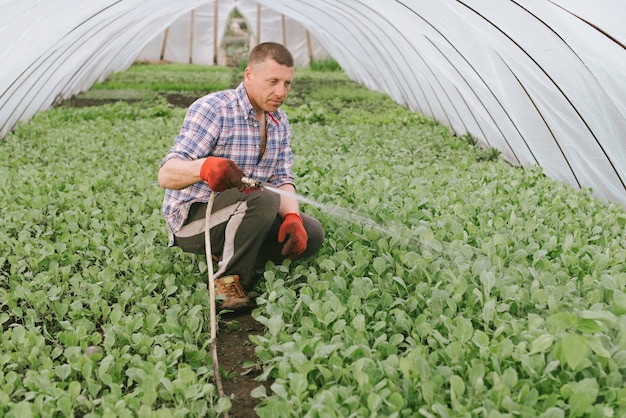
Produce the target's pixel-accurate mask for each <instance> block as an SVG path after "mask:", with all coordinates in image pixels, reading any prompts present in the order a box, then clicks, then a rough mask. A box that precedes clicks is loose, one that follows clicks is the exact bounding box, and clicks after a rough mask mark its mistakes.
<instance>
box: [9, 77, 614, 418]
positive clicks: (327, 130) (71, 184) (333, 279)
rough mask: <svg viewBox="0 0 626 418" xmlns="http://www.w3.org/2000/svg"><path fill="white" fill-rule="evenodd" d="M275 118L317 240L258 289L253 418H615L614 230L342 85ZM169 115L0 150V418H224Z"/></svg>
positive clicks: (23, 135)
mask: <svg viewBox="0 0 626 418" xmlns="http://www.w3.org/2000/svg"><path fill="white" fill-rule="evenodd" d="M139 67H141V71H144V72H145V73H144V75H145V76H146V77H148V74H149V69H150V68H151V67H150V66H137V67H133V70H132V71H138V70H136V69H135V68H139ZM144 67H145V68H144ZM160 69H161V67H160V66H158V67H155V71H157V72H158V71H160ZM119 77H123V76H122V75H120V76H119ZM141 88H142V89H143V88H144V87H141ZM90 94H95V93H94V92H93V91H92V92H90ZM107 94H109V93H107ZM138 96H141V94H138ZM146 100H147V99H146ZM286 110H287V112H288V115H289V117H290V120H291V122H292V129H293V132H294V141H293V148H294V151H295V154H296V161H295V170H296V174H297V177H298V191H299V193H301V194H302V195H305V196H307V197H308V198H310V199H314V200H315V201H316V202H319V203H320V205H319V206H314V207H313V206H308V205H305V204H303V206H302V209H303V210H304V211H305V212H308V213H310V214H312V215H314V216H316V217H318V218H319V219H320V220H321V221H322V222H323V224H324V226H325V228H326V233H327V239H326V242H325V244H324V246H323V247H322V249H321V250H320V253H319V255H318V256H317V257H316V258H314V259H310V260H303V261H295V262H290V261H285V262H284V263H283V264H282V265H272V264H271V263H270V264H268V266H267V268H266V270H265V272H264V280H263V281H262V282H261V283H260V285H259V288H258V290H259V291H260V297H259V298H258V303H259V304H260V307H259V308H258V309H257V310H256V311H255V312H254V317H255V318H256V319H257V320H258V321H260V322H261V323H262V324H264V325H265V326H266V330H267V331H266V333H265V334H264V335H254V336H251V340H252V341H253V343H254V344H255V345H256V354H257V356H258V361H259V362H260V363H261V364H262V366H263V370H264V373H263V375H262V376H261V377H260V379H271V381H272V384H271V390H270V391H266V390H265V389H264V387H263V386H259V388H258V389H256V390H255V391H254V395H255V396H257V397H258V398H259V399H260V401H261V403H260V406H259V408H258V410H257V411H258V414H259V416H261V417H270V416H271V417H300V416H309V417H314V416H324V417H334V416H336V417H344V416H386V417H412V416H424V417H440V416H455V417H457V416H467V417H470V416H471V417H500V416H502V417H503V416H537V417H565V416H568V417H570V416H571V417H609V416H624V415H625V414H626V404H625V403H624V399H626V390H625V389H624V374H625V373H626V265H625V264H624V259H626V249H625V247H626V232H625V231H626V212H625V211H624V209H623V208H621V207H618V206H617V205H613V204H606V203H603V202H600V201H598V200H596V199H594V198H593V197H592V196H591V193H590V191H588V190H581V191H575V190H573V189H572V188H570V187H569V186H566V185H563V184H561V183H558V182H555V181H552V180H550V179H548V178H546V177H545V176H544V175H543V173H542V171H541V169H539V168H537V167H528V168H525V169H522V168H519V167H512V166H510V165H508V164H507V163H506V162H504V161H503V160H502V159H500V158H496V157H497V156H498V155H499V154H498V153H497V152H496V151H484V150H483V149H481V148H479V147H477V146H476V143H475V142H474V141H473V140H471V136H467V137H464V138H463V139H459V138H457V137H455V136H454V135H453V134H452V133H451V132H450V130H449V129H447V128H445V127H443V126H441V125H439V124H437V123H436V122H435V121H433V120H431V119H429V118H425V117H423V116H420V115H418V114H415V113H412V112H409V111H408V110H406V109H403V108H401V107H399V106H397V105H395V104H393V102H392V101H391V100H390V99H389V98H387V97H385V96H383V95H380V94H378V93H375V92H370V91H367V90H366V89H365V88H363V87H361V86H358V85H356V84H354V83H352V82H350V81H349V80H348V79H347V77H346V76H345V74H343V73H341V72H324V73H319V72H314V71H309V70H298V71H297V72H296V80H295V82H294V88H293V90H292V96H291V97H290V99H289V106H288V107H286ZM184 111H185V110H184V109H173V108H171V107H169V106H167V105H166V104H165V103H163V102H162V101H159V100H156V101H154V100H152V99H150V100H148V101H144V102H139V103H135V104H127V103H113V104H107V105H104V106H98V107H91V108H69V107H62V108H57V109H53V110H50V111H47V112H42V113H40V114H39V115H37V116H36V117H35V118H34V119H33V120H32V122H30V123H28V124H22V125H20V126H19V127H18V129H17V130H16V131H15V132H14V133H12V134H10V135H8V136H7V137H6V138H5V140H4V141H2V142H1V143H0V176H1V177H2V178H3V179H4V181H3V182H1V183H0V215H1V218H2V225H3V227H2V229H1V230H0V245H1V246H2V248H3V250H4V251H2V252H0V283H1V286H0V324H1V325H2V334H1V335H0V344H1V346H2V350H1V351H0V361H1V364H2V371H1V372H0V388H1V389H0V415H3V416H72V415H74V416H85V417H93V416H218V415H221V414H223V413H224V412H226V411H229V410H230V408H231V405H230V399H229V398H223V399H218V396H217V391H216V387H215V385H214V377H213V375H212V368H211V358H210V350H209V345H210V344H209V337H208V334H209V314H208V311H209V307H208V297H207V289H206V284H205V282H206V264H205V260H204V258H203V257H196V256H193V255H189V254H183V253H181V252H179V251H176V250H173V249H168V248H167V247H166V240H167V236H166V232H165V225H164V222H163V220H162V218H161V213H160V205H161V199H162V196H163V193H162V190H161V189H159V187H158V185H157V183H156V173H157V170H158V164H159V161H160V159H161V158H162V156H163V155H164V153H165V152H166V150H167V149H168V148H169V146H170V144H171V141H172V138H173V137H174V135H176V132H177V131H178V128H179V126H180V122H181V120H182V118H183V115H184ZM486 152H487V155H493V158H485V155H486ZM227 326H228V324H227Z"/></svg>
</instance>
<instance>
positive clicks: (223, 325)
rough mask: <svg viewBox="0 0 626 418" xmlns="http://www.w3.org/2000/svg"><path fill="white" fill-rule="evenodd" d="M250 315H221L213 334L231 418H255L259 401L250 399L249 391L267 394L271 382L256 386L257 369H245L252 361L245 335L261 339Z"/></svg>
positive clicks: (258, 325) (261, 330) (259, 326)
mask: <svg viewBox="0 0 626 418" xmlns="http://www.w3.org/2000/svg"><path fill="white" fill-rule="evenodd" d="M250 313H251V312H250V311H243V312H233V313H228V314H223V315H221V318H220V324H219V330H218V333H217V357H218V361H219V366H220V371H221V372H220V376H221V378H222V388H223V390H224V395H225V396H229V397H230V398H231V402H232V408H231V410H230V412H229V416H230V417H232V418H252V417H257V416H258V415H257V414H256V412H255V410H254V408H255V407H256V406H257V404H258V403H259V400H258V399H256V398H253V397H252V395H251V392H252V390H254V389H255V388H257V387H259V386H261V385H263V386H265V389H266V392H267V393H270V388H269V387H270V385H271V382H259V381H257V380H256V378H257V377H258V376H259V375H260V374H261V373H262V370H261V368H260V367H251V368H250V367H246V366H247V365H246V363H252V362H254V361H255V360H256V355H255V353H254V344H253V343H252V342H251V341H250V339H249V338H248V336H249V335H263V334H264V333H265V327H264V326H263V325H262V324H261V323H259V322H258V321H256V320H255V319H253V318H252V316H251V314H250Z"/></svg>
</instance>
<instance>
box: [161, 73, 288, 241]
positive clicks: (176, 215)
mask: <svg viewBox="0 0 626 418" xmlns="http://www.w3.org/2000/svg"><path fill="white" fill-rule="evenodd" d="M268 115H269V118H268V119H267V123H266V125H267V126H266V131H267V143H266V147H265V154H264V155H263V158H262V159H261V161H258V157H259V152H260V147H261V127H260V124H259V122H258V121H257V120H256V118H255V111H254V110H253V109H252V105H251V104H250V100H249V99H248V96H247V94H246V90H245V89H244V87H243V83H241V84H240V85H239V86H238V87H237V88H236V89H233V90H224V91H220V92H216V93H211V94H208V95H206V96H204V97H201V98H200V99H198V100H196V101H195V102H194V103H193V104H192V105H191V106H190V107H189V110H188V111H187V115H186V116H185V120H184V121H183V125H182V128H181V130H180V132H179V133H178V135H177V136H176V138H175V139H174V146H172V148H170V150H169V151H168V153H167V154H166V155H165V157H164V158H163V160H162V161H161V166H162V165H163V164H164V163H165V162H166V161H168V160H170V159H172V158H180V159H183V160H196V159H199V158H205V157H208V156H214V157H223V158H229V159H231V160H233V161H234V162H235V163H236V164H237V165H238V166H239V168H241V170H242V171H243V172H244V174H245V175H246V177H250V178H252V179H254V180H257V181H260V182H269V183H271V184H272V185H273V186H275V187H278V186H281V185H283V184H287V183H290V184H294V178H293V172H292V166H293V155H292V153H291V146H290V144H291V128H290V127H289V121H288V120H287V115H285V112H283V111H282V110H281V109H278V110H277V111H276V112H272V113H268ZM210 193H211V189H210V188H209V185H208V184H207V183H206V182H204V181H200V182H198V183H195V184H192V185H191V186H189V187H186V188H184V189H181V190H170V189H167V190H166V191H165V198H164V199H163V215H164V216H165V222H166V224H167V227H168V230H169V245H173V244H174V233H175V232H178V230H179V229H180V228H181V227H182V225H183V223H184V222H185V219H186V218H187V216H188V215H189V208H190V207H191V205H192V204H193V203H195V202H208V200H209V194H210Z"/></svg>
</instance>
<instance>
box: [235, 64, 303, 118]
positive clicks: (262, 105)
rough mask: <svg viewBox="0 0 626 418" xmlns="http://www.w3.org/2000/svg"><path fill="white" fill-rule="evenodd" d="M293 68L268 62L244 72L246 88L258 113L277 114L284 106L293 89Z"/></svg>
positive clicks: (248, 68)
mask: <svg viewBox="0 0 626 418" xmlns="http://www.w3.org/2000/svg"><path fill="white" fill-rule="evenodd" d="M293 73H294V68H293V67H286V66H284V65H280V64H278V63H276V61H274V60H267V61H265V62H263V63H261V64H256V65H254V66H253V67H247V68H246V70H245V72H244V86H245V87H246V92H247V93H248V97H249V98H250V102H251V103H252V107H253V108H254V110H255V111H256V112H257V113H260V112H263V111H265V112H275V111H276V110H278V108H279V107H280V106H281V105H282V104H283V102H284V101H285V99H286V98H287V94H289V90H290V89H291V82H292V81H293Z"/></svg>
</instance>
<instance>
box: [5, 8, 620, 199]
mask: <svg viewBox="0 0 626 418" xmlns="http://www.w3.org/2000/svg"><path fill="white" fill-rule="evenodd" d="M226 3H227V4H228V2H226ZM236 3H237V4H238V6H240V8H241V9H242V12H243V13H244V15H245V14H246V13H247V14H250V13H254V11H253V9H254V10H256V7H254V5H250V3H251V2H247V4H246V2H236ZM259 3H260V4H261V5H263V6H264V8H263V10H265V9H272V10H275V11H276V13H277V14H280V15H284V16H286V17H287V18H288V19H290V20H293V21H295V22H297V23H298V24H300V25H302V26H303V27H304V28H306V29H307V30H308V31H309V32H310V33H311V34H312V35H313V36H314V37H315V38H316V39H318V40H319V42H320V43H321V45H322V46H323V47H324V49H325V50H326V51H328V53H329V54H330V55H331V56H332V57H333V58H335V59H336V60H337V61H338V62H339V63H340V64H341V66H342V67H343V68H344V70H345V71H346V72H347V73H348V74H349V75H350V77H351V78H353V79H354V80H356V81H358V82H361V83H363V84H364V85H366V86H368V87H369V88H372V89H375V90H379V91H383V92H386V93H388V94H389V95H390V96H391V97H392V98H393V99H394V100H396V101H397V102H398V103H401V104H403V105H406V106H407V107H409V108H410V109H413V110H415V111H419V112H422V113H424V114H426V115H429V116H432V117H433V118H435V119H437V120H438V121H440V122H441V123H444V124H446V125H448V126H450V127H451V128H452V129H453V130H454V132H455V133H457V134H459V135H462V134H465V133H470V134H471V135H473V136H474V137H476V138H477V139H478V140H479V141H480V142H481V143H482V144H483V145H484V146H490V147H494V148H497V149H499V150H500V151H502V153H503V156H504V157H505V158H506V159H507V160H509V161H510V162H512V163H514V164H521V165H528V164H538V165H541V166H542V167H543V168H544V171H545V173H546V174H547V175H548V176H551V177H553V178H556V179H560V180H562V181H565V182H567V183H569V184H571V185H573V186H574V187H585V188H592V189H593V191H594V194H595V195H596V196H598V197H602V198H605V199H608V200H611V201H615V202H619V203H621V204H623V205H625V206H626V145H625V143H626V138H625V136H626V52H625V51H626V50H625V48H624V45H625V43H626V26H624V24H623V22H624V21H626V4H625V3H624V2H623V0H603V1H599V2H593V4H591V3H592V2H589V1H588V0H524V1H521V0H431V1H421V0H413V1H410V0H405V1H384V2H383V1H380V0H299V1H298V0H260V1H259ZM213 4H214V3H213V1H208V2H207V1H193V0H186V1H173V0H168V1H163V0H153V1H151V2H145V1H140V0H121V1H102V0H93V1H91V2H88V3H85V2H80V3H79V1H78V0H73V1H67V0H48V1H47V2H40V1H32V0H31V1H29V0H20V1H19V2H18V1H8V2H6V1H5V2H4V3H3V5H2V10H3V13H2V15H1V17H0V58H1V59H2V62H3V63H5V64H4V65H3V66H2V67H0V94H1V96H0V136H3V135H4V134H5V133H6V132H7V130H8V129H11V128H12V127H13V126H14V125H15V124H16V123H17V121H18V120H26V119H28V118H29V117H31V116H32V115H33V114H34V113H35V112H37V111H39V110H41V109H44V108H46V107H48V106H50V105H51V104H52V103H53V102H54V101H55V100H59V99H63V98H66V97H69V96H71V95H73V94H75V93H77V92H79V91H81V90H85V89H87V88H89V87H90V86H91V85H92V84H93V83H94V82H96V81H99V80H101V79H102V78H104V77H106V75H108V74H109V73H110V72H111V71H114V70H121V69H125V68H126V67H128V66H129V65H130V64H131V63H132V62H133V61H134V59H135V58H136V57H138V56H139V55H140V54H143V53H145V52H146V50H147V49H146V48H148V49H149V47H150V43H151V42H157V43H158V42H159V41H158V40H157V41H155V39H158V37H159V35H161V34H163V33H164V31H165V29H166V28H167V27H169V26H171V25H172V24H174V23H175V22H176V21H177V20H178V19H179V18H180V17H183V19H184V15H185V14H188V13H189V12H190V11H191V10H192V9H198V8H200V7H204V8H205V9H204V10H205V11H206V13H207V15H210V14H211V10H210V9H211V7H212V6H213ZM220 4H221V2H220ZM244 6H245V7H244ZM220 9H223V10H225V11H226V10H229V9H228V8H227V7H220ZM198 10H203V9H198ZM68 11H69V12H68ZM221 13H222V12H220V22H221V21H222V20H221V19H222V18H223V17H222V15H221ZM200 14H201V13H200ZM248 21H249V22H250V23H251V26H252V28H253V29H254V25H255V24H254V22H255V17H248ZM271 26H272V25H271ZM277 26H278V25H277V24H274V25H273V27H277ZM218 29H219V30H218V33H223V28H218ZM261 32H262V33H261V38H263V32H264V31H261ZM294 36H295V35H294ZM205 40H206V39H205ZM262 40H266V39H262ZM272 40H279V41H280V39H275V38H274V39H272ZM183 43H184V42H183ZM210 43H211V42H209V44H210ZM288 46H289V47H290V48H291V49H292V50H296V49H297V50H298V51H299V50H300V49H299V48H298V47H296V46H293V45H289V43H288ZM186 47H187V46H186ZM193 51H194V52H193V53H196V52H198V51H200V50H199V49H198V48H193ZM213 52H214V51H210V52H207V54H208V55H207V56H212V53H213ZM172 53H174V52H173V51H172ZM198 53H199V52H198ZM6 63H11V64H10V65H6Z"/></svg>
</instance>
